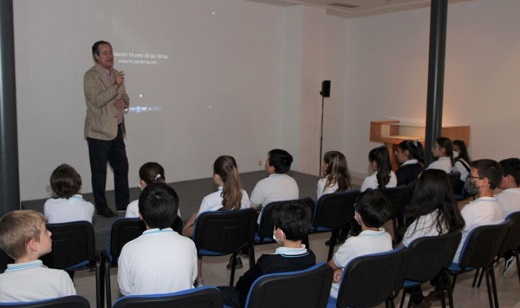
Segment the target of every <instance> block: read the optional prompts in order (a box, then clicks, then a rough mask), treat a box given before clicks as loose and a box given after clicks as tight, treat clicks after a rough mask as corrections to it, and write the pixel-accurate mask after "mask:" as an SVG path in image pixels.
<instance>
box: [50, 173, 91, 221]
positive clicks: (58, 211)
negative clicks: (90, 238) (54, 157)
mask: <svg viewBox="0 0 520 308" xmlns="http://www.w3.org/2000/svg"><path fill="white" fill-rule="evenodd" d="M50 182H51V188H52V191H53V192H54V195H55V196H56V198H51V199H48V200H47V201H46V202H45V204H44V205H43V212H44V213H45V217H46V218H47V222H48V223H50V224H55V223H63V222H71V221H82V220H84V221H88V222H90V223H92V217H94V210H95V208H94V205H93V204H92V203H90V202H87V201H85V200H84V199H83V197H82V196H81V195H80V194H78V193H79V191H80V189H81V176H80V175H79V173H78V172H77V171H76V169H74V168H73V167H71V166H69V165H67V164H61V165H59V166H58V167H57V168H56V169H54V171H53V172H52V174H51V179H50Z"/></svg>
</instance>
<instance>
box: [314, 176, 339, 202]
mask: <svg viewBox="0 0 520 308" xmlns="http://www.w3.org/2000/svg"><path fill="white" fill-rule="evenodd" d="M325 184H327V178H322V179H319V180H318V184H317V190H316V196H317V199H319V198H320V197H321V196H323V195H326V194H332V193H335V192H336V191H337V190H338V183H337V182H336V183H334V185H332V186H327V187H326V188H325Z"/></svg>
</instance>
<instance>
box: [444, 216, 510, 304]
mask: <svg viewBox="0 0 520 308" xmlns="http://www.w3.org/2000/svg"><path fill="white" fill-rule="evenodd" d="M509 224H510V222H509V221H506V222H503V223H501V224H495V225H484V226H478V227H475V228H474V229H473V230H471V231H470V232H469V234H468V237H467V238H466V242H465V243H464V246H463V247H462V250H461V254H460V258H459V260H457V261H456V262H453V263H452V264H451V266H450V267H449V269H448V273H449V274H451V275H453V282H452V289H455V283H456V281H457V276H458V275H459V274H461V273H465V272H469V271H472V270H475V269H478V268H481V269H482V270H483V271H484V273H485V275H486V286H487V291H488V299H489V306H490V307H498V297H497V291H496V281H495V272H494V270H493V260H494V259H495V257H496V256H497V254H498V253H499V251H500V249H501V248H502V244H503V242H504V239H505V237H506V235H507V232H508V231H509Z"/></svg>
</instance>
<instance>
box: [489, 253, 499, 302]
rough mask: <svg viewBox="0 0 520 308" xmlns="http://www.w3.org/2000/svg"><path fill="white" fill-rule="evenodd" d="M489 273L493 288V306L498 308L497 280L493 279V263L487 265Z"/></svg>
mask: <svg viewBox="0 0 520 308" xmlns="http://www.w3.org/2000/svg"><path fill="white" fill-rule="evenodd" d="M489 274H490V275H491V287H492V288H493V289H492V291H493V302H494V303H495V308H498V307H499V305H498V292H497V281H496V279H495V268H494V266H493V263H492V264H491V265H490V266H489Z"/></svg>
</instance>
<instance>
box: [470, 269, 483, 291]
mask: <svg viewBox="0 0 520 308" xmlns="http://www.w3.org/2000/svg"><path fill="white" fill-rule="evenodd" d="M483 273H484V272H482V274H483ZM479 274H480V268H477V270H476V271H475V277H473V283H472V284H471V287H472V288H474V287H475V284H476V283H477V279H478V276H479ZM480 280H481V281H482V275H481V276H480ZM479 287H480V284H479Z"/></svg>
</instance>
